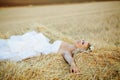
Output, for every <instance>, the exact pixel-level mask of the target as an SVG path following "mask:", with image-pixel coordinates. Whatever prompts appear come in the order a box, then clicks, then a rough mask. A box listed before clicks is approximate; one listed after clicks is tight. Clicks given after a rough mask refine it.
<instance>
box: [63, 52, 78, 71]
mask: <svg viewBox="0 0 120 80" xmlns="http://www.w3.org/2000/svg"><path fill="white" fill-rule="evenodd" d="M62 56H63V57H64V59H65V60H66V61H67V62H68V64H69V65H70V72H72V73H79V70H78V68H77V66H76V64H75V61H74V58H73V57H72V55H71V53H70V52H68V51H64V52H63V54H62Z"/></svg>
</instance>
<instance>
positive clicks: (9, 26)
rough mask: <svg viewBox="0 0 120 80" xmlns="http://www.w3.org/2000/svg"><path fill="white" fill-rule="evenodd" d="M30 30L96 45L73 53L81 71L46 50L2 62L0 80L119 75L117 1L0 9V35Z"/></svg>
mask: <svg viewBox="0 0 120 80" xmlns="http://www.w3.org/2000/svg"><path fill="white" fill-rule="evenodd" d="M33 30H35V31H37V32H42V33H43V34H44V35H46V36H47V37H49V38H50V39H51V42H53V41H55V40H58V39H60V40H63V41H66V42H68V43H71V44H72V43H73V42H74V41H75V40H79V39H85V40H87V41H89V42H90V43H91V44H92V45H93V46H94V50H93V52H90V53H89V54H82V53H78V54H76V55H75V56H74V58H75V62H76V64H77V66H78V68H79V70H80V74H73V73H70V72H69V65H68V64H67V63H66V62H65V61H64V59H63V57H62V56H61V55H60V54H49V55H40V56H34V57H32V58H28V59H25V60H23V61H20V62H12V61H0V80H120V1H110V2H91V3H79V4H66V5H46V6H24V7H10V8H6V7H1V8H0V38H4V39H7V38H9V37H10V36H11V35H21V34H23V33H25V32H28V31H33Z"/></svg>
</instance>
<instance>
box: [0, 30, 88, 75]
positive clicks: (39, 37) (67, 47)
mask: <svg viewBox="0 0 120 80" xmlns="http://www.w3.org/2000/svg"><path fill="white" fill-rule="evenodd" d="M49 41H50V40H49V39H48V38H47V37H45V36H44V35H43V34H42V33H37V32H35V31H33V32H28V33H26V34H24V35H17V36H11V37H10V38H9V39H6V40H5V39H0V60H6V59H7V60H12V61H21V60H23V59H26V58H29V57H33V56H37V55H40V54H49V53H60V54H62V56H63V57H64V59H65V60H66V61H67V62H68V63H69V65H70V72H73V73H78V72H79V71H78V69H77V66H76V64H75V62H74V58H73V55H74V54H75V53H78V52H84V51H87V50H88V49H89V48H90V44H89V43H88V42H86V41H84V40H80V41H76V42H75V43H74V44H69V43H66V42H63V41H60V40H57V41H55V42H54V43H53V44H51V43H49Z"/></svg>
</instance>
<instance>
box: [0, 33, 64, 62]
mask: <svg viewBox="0 0 120 80" xmlns="http://www.w3.org/2000/svg"><path fill="white" fill-rule="evenodd" d="M49 41H50V40H49V39H48V38H47V37H46V36H44V35H43V34H42V33H37V32H35V31H33V32H28V33H26V34H24V35H17V36H11V37H10V39H0V60H6V59H8V60H12V61H21V60H22V59H25V58H28V57H32V56H37V55H39V54H41V53H42V54H49V53H57V52H58V50H59V48H60V45H61V43H62V41H60V40H57V41H55V42H54V43H53V44H51V43H49Z"/></svg>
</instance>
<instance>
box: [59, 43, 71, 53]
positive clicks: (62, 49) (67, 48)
mask: <svg viewBox="0 0 120 80" xmlns="http://www.w3.org/2000/svg"><path fill="white" fill-rule="evenodd" d="M72 48H73V45H72V44H69V43H67V42H62V44H61V46H60V48H59V51H58V53H63V52H66V51H67V52H71V50H72Z"/></svg>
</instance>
